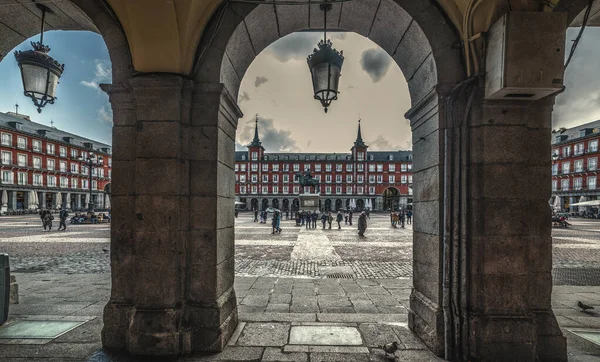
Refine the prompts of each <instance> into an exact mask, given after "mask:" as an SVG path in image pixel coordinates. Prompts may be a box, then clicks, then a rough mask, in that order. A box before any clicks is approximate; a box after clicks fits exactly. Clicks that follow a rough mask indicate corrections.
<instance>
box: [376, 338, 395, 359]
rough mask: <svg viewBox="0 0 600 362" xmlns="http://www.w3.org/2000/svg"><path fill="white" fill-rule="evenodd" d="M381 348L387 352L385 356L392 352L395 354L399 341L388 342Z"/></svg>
mask: <svg viewBox="0 0 600 362" xmlns="http://www.w3.org/2000/svg"><path fill="white" fill-rule="evenodd" d="M380 348H381V349H383V351H384V352H385V356H386V357H389V355H390V354H391V355H393V354H394V353H396V351H397V350H398V342H395V341H394V342H392V343H386V344H384V345H383V346H380Z"/></svg>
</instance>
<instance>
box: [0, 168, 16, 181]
mask: <svg viewBox="0 0 600 362" xmlns="http://www.w3.org/2000/svg"><path fill="white" fill-rule="evenodd" d="M1 181H2V183H3V184H4V185H14V183H15V173H14V172H12V171H9V170H2V180H1Z"/></svg>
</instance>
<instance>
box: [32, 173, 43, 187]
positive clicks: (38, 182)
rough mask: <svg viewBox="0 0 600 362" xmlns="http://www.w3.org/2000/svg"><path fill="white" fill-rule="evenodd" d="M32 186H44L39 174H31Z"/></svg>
mask: <svg viewBox="0 0 600 362" xmlns="http://www.w3.org/2000/svg"><path fill="white" fill-rule="evenodd" d="M33 186H44V177H43V176H42V174H41V173H34V174H33Z"/></svg>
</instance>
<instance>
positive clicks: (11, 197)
mask: <svg viewBox="0 0 600 362" xmlns="http://www.w3.org/2000/svg"><path fill="white" fill-rule="evenodd" d="M8 208H9V209H12V210H16V209H17V192H16V191H8Z"/></svg>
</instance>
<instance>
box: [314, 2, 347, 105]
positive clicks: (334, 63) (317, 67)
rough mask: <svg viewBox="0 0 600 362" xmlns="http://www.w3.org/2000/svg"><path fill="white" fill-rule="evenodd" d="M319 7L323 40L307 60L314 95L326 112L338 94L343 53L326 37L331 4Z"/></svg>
mask: <svg viewBox="0 0 600 362" xmlns="http://www.w3.org/2000/svg"><path fill="white" fill-rule="evenodd" d="M320 8H321V10H323V14H324V32H323V40H321V41H320V42H319V44H317V46H318V49H316V48H315V49H314V50H313V53H312V54H311V55H309V56H308V58H307V62H308V68H309V69H310V73H311V77H312V83H313V91H314V97H315V99H317V100H319V101H320V102H321V104H322V105H323V107H324V109H325V113H327V108H328V107H329V105H330V104H331V102H332V101H334V100H336V99H337V96H338V86H339V83H340V76H341V75H342V64H343V63H344V53H343V52H338V51H337V50H335V49H334V48H333V44H332V43H331V40H329V39H327V12H328V11H330V10H331V4H326V3H325V4H321V5H320Z"/></svg>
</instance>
